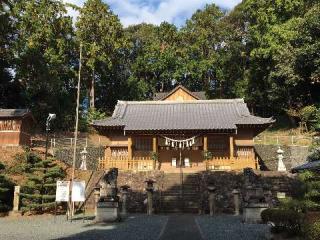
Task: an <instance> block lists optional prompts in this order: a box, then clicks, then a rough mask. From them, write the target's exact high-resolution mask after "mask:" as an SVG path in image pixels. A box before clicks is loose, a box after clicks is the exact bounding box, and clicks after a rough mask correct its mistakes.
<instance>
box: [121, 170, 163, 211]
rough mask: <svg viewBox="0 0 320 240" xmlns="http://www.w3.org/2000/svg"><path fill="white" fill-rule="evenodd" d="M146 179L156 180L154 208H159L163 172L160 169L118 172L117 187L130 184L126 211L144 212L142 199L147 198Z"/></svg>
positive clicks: (156, 209)
mask: <svg viewBox="0 0 320 240" xmlns="http://www.w3.org/2000/svg"><path fill="white" fill-rule="evenodd" d="M147 179H152V180H154V181H156V182H155V183H154V187H155V192H154V208H155V211H156V212H158V210H159V207H158V206H159V199H160V189H161V186H162V179H163V172H162V171H148V172H129V171H127V172H122V171H120V172H119V175H118V188H119V189H120V187H121V186H122V185H128V186H130V189H129V194H128V204H127V207H128V211H129V212H144V213H146V211H147V210H146V205H145V204H144V200H145V199H146V198H147V194H146V191H145V188H146V183H145V181H146V180H147Z"/></svg>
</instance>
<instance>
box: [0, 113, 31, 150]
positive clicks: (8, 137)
mask: <svg viewBox="0 0 320 240" xmlns="http://www.w3.org/2000/svg"><path fill="white" fill-rule="evenodd" d="M34 122H35V120H34V118H33V116H32V114H31V112H30V111H29V110H28V109H0V146H20V145H27V146H29V145H30V143H31V129H32V125H33V124H34Z"/></svg>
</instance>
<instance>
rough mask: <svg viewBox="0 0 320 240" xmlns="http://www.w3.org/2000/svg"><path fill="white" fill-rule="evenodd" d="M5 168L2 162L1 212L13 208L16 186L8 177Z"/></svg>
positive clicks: (0, 166) (0, 177)
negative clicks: (14, 188)
mask: <svg viewBox="0 0 320 240" xmlns="http://www.w3.org/2000/svg"><path fill="white" fill-rule="evenodd" d="M4 170H5V166H4V164H3V163H1V162H0V212H7V211H9V210H10V209H11V208H12V198H13V187H14V184H13V183H12V182H11V181H10V180H9V179H8V178H7V177H6V175H5V173H4Z"/></svg>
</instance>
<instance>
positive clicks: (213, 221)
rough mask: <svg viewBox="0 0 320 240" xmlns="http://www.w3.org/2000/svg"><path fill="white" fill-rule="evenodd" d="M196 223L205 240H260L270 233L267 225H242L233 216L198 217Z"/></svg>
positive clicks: (239, 220) (238, 218) (239, 218)
mask: <svg viewBox="0 0 320 240" xmlns="http://www.w3.org/2000/svg"><path fill="white" fill-rule="evenodd" d="M196 223H197V224H198V226H199V228H200V231H201V235H202V237H203V238H204V239H205V240H209V239H210V240H211V239H212V240H259V239H265V238H264V236H265V234H266V233H267V232H268V226H267V225H264V224H246V223H242V222H241V217H235V216H231V215H219V216H215V217H210V216H197V217H196Z"/></svg>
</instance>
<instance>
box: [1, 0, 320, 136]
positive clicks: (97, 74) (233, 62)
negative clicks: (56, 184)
mask: <svg viewBox="0 0 320 240" xmlns="http://www.w3.org/2000/svg"><path fill="white" fill-rule="evenodd" d="M66 6H70V4H69V5H67V4H65V3H63V1H57V0H30V1H17V0H4V1H3V3H2V4H1V5H0V30H1V35H0V83H1V84H0V98H1V99H0V107H8V108H9V107H28V108H31V109H32V110H33V112H34V115H35V117H36V119H37V121H38V122H39V123H40V124H42V126H44V124H43V122H44V120H45V117H43V116H46V115H47V113H48V112H55V113H56V114H57V119H59V121H56V123H55V125H56V126H57V127H58V128H59V129H65V130H73V125H74V124H73V123H74V105H75V95H76V94H75V90H76V87H75V86H76V84H75V83H76V80H77V78H76V77H77V72H78V65H79V49H80V43H81V45H82V50H83V61H82V62H83V71H82V80H84V81H83V83H84V84H83V86H84V87H82V92H81V102H86V101H84V100H87V99H88V102H89V107H91V108H96V109H97V110H102V111H104V112H108V113H109V112H111V111H112V110H113V108H114V105H115V103H116V101H117V100H118V99H122V100H146V99H151V98H152V96H153V94H154V93H155V92H159V91H170V90H171V89H172V88H174V87H175V86H176V85H177V84H182V85H184V86H185V87H187V88H189V89H190V90H192V91H201V90H205V91H206V92H207V95H208V96H209V97H210V98H238V97H241V98H245V100H246V102H247V103H248V104H249V106H250V108H251V109H253V110H255V113H258V114H260V115H264V116H270V115H277V114H288V115H290V116H291V117H293V118H295V119H297V116H294V114H295V113H298V112H299V110H300V109H303V108H304V107H306V106H312V105H314V106H316V107H317V108H318V106H319V103H320V95H319V91H320V61H319V52H320V44H319V42H320V41H319V36H320V30H319V29H320V19H319V18H320V4H319V2H318V1H312V0H292V1H288V0H259V1H256V0H244V1H242V2H241V3H240V4H239V5H238V6H236V7H235V8H234V9H233V10H232V11H230V12H224V11H222V10H221V9H220V8H219V7H217V6H216V5H214V4H209V5H206V6H205V7H204V8H203V9H200V10H197V11H195V13H194V14H193V15H192V17H191V18H190V19H188V20H187V21H186V23H185V24H184V25H183V26H181V28H177V27H176V26H174V25H173V24H170V23H167V22H163V23H161V24H160V25H159V26H156V25H153V24H145V23H143V24H138V25H132V26H129V27H127V28H123V26H122V25H121V23H120V21H119V18H118V17H117V16H116V15H115V14H114V13H113V12H112V11H111V9H110V7H109V6H108V5H107V4H106V3H104V2H103V1H102V0H87V1H85V3H84V5H83V7H82V8H80V7H79V8H77V9H78V10H79V17H78V19H77V21H76V22H75V24H73V23H72V19H71V17H69V16H68V15H67V14H66V13H67V12H66ZM83 105H85V104H83ZM83 108H84V109H85V108H86V106H84V107H83ZM85 113H86V111H84V112H83V114H85ZM292 114H293V115H292ZM86 118H87V116H85V117H84V119H86ZM311 125H312V124H311ZM314 128H317V127H316V126H314ZM84 129H85V128H84Z"/></svg>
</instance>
